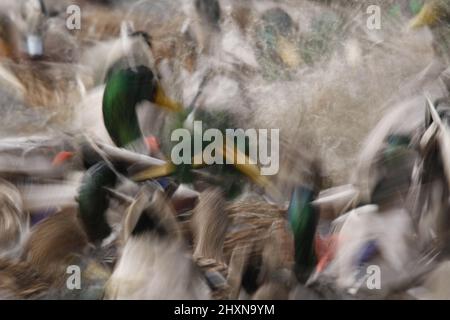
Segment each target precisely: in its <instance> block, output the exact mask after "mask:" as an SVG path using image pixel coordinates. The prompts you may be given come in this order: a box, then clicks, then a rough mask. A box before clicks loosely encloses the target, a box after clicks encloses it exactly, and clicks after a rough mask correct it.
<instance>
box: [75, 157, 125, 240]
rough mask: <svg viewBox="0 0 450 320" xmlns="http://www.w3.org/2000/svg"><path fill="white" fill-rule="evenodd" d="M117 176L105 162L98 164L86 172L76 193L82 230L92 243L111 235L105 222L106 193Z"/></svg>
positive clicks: (107, 197)
mask: <svg viewBox="0 0 450 320" xmlns="http://www.w3.org/2000/svg"><path fill="white" fill-rule="evenodd" d="M116 180H117V176H116V175H115V173H114V172H113V171H112V170H111V168H109V167H108V165H107V164H106V163H105V162H98V163H97V164H95V165H93V166H92V167H91V168H89V170H88V171H87V172H86V174H85V175H84V177H83V179H82V183H81V187H80V190H79V191H78V198H77V201H78V210H79V216H80V220H81V222H82V224H83V226H84V230H85V231H86V234H87V235H88V237H89V240H90V241H91V242H92V243H94V244H95V243H100V242H101V241H102V240H103V239H104V238H106V237H107V236H108V235H109V234H110V233H111V227H110V226H109V224H108V222H107V220H106V211H107V209H108V207H109V196H108V191H107V189H105V187H114V185H115V184H116Z"/></svg>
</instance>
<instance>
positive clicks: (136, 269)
mask: <svg viewBox="0 0 450 320" xmlns="http://www.w3.org/2000/svg"><path fill="white" fill-rule="evenodd" d="M179 232H180V231H179V226H178V225H177V222H176V220H175V217H174V213H173V212H172V209H171V208H170V206H168V205H167V201H166V199H165V196H164V195H163V194H162V193H160V192H158V191H157V192H155V193H153V195H152V196H151V200H150V199H149V195H148V194H147V192H143V193H141V194H140V195H139V196H138V198H137V199H136V200H135V202H134V203H133V204H132V206H131V207H130V209H129V211H128V214H127V217H126V221H125V225H124V239H125V244H124V247H123V250H122V254H121V256H120V258H119V261H118V262H117V265H116V267H115V269H114V271H113V273H112V275H111V278H110V279H109V281H108V283H107V286H106V293H105V298H106V299H208V298H209V297H210V292H209V289H208V287H207V285H206V283H205V282H204V281H203V280H202V279H201V278H202V277H201V274H200V273H199V271H198V270H197V267H196V266H195V264H194V262H193V261H192V260H191V258H189V257H188V255H186V247H185V245H184V244H183V242H182V240H181V235H180V233H179Z"/></svg>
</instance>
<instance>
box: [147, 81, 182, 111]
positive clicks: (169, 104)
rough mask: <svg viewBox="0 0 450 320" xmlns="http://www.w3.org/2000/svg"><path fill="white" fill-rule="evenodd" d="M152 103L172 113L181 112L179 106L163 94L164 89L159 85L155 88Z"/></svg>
mask: <svg viewBox="0 0 450 320" xmlns="http://www.w3.org/2000/svg"><path fill="white" fill-rule="evenodd" d="M154 102H155V103H156V104H157V105H159V106H161V107H163V108H166V109H168V110H170V111H173V112H179V111H181V110H183V108H182V106H181V104H179V103H177V102H175V101H173V100H172V99H170V98H169V97H168V96H167V95H166V93H165V92H164V89H163V88H162V87H161V85H159V84H158V85H157V87H156V93H155V99H154Z"/></svg>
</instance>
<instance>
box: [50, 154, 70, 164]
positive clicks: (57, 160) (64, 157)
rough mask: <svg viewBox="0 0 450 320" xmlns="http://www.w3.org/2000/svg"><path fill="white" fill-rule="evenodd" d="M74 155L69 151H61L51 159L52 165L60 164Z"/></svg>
mask: <svg viewBox="0 0 450 320" xmlns="http://www.w3.org/2000/svg"><path fill="white" fill-rule="evenodd" d="M73 156H74V153H73V152H70V151H61V152H59V153H58V154H57V155H56V156H55V157H54V158H53V161H52V165H53V166H60V165H62V164H63V163H64V162H66V161H67V160H69V159H70V158H72V157H73Z"/></svg>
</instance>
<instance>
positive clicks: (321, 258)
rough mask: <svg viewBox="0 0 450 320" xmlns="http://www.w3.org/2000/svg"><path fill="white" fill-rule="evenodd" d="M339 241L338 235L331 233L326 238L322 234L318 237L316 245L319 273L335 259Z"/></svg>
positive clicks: (317, 269)
mask: <svg viewBox="0 0 450 320" xmlns="http://www.w3.org/2000/svg"><path fill="white" fill-rule="evenodd" d="M337 243H338V236H337V235H330V236H328V237H325V238H322V237H320V236H317V237H316V241H315V247H316V256H317V261H318V263H317V266H316V271H317V272H318V273H320V272H322V271H323V270H324V269H325V268H326V266H328V264H329V263H330V262H331V261H332V260H333V258H334V255H335V252H336V247H337Z"/></svg>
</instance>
